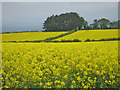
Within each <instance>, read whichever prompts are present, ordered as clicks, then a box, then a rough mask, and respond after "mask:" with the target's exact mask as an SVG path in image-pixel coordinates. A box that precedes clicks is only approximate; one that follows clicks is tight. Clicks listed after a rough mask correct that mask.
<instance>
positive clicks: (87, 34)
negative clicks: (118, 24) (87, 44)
mask: <svg viewBox="0 0 120 90" xmlns="http://www.w3.org/2000/svg"><path fill="white" fill-rule="evenodd" d="M108 38H118V29H108V30H107V29H104V30H79V31H77V32H75V33H72V34H70V35H66V36H64V37H61V38H58V39H55V40H56V41H61V40H74V39H79V40H81V41H85V40H87V39H90V40H92V39H94V40H99V39H108Z"/></svg>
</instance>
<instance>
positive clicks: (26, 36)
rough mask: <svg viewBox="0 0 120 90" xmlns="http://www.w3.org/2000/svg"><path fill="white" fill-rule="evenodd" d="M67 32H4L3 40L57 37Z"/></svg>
mask: <svg viewBox="0 0 120 90" xmlns="http://www.w3.org/2000/svg"><path fill="white" fill-rule="evenodd" d="M64 33H67V32H23V33H6V34H2V41H26V40H28V41H34V40H44V39H46V38H49V37H55V36H58V35H60V34H64Z"/></svg>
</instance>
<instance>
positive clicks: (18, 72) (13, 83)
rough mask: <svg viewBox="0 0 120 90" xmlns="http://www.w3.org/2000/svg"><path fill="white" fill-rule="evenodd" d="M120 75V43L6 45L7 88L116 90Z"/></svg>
mask: <svg viewBox="0 0 120 90" xmlns="http://www.w3.org/2000/svg"><path fill="white" fill-rule="evenodd" d="M81 32H82V31H81ZM83 32H84V31H83ZM88 32H89V31H88ZM90 32H92V31H90ZM100 32H101V31H100ZM111 32H112V31H111ZM113 32H114V31H113ZM113 32H112V33H113ZM106 34H107V31H106ZM93 35H94V34H93ZM104 35H105V34H104ZM104 35H103V36H104ZM107 35H110V34H107ZM113 36H114V33H113ZM95 37H96V36H95ZM98 37H99V36H98ZM16 40H17V39H16ZM118 76H119V75H118V41H109V42H108V41H106V42H79V43H75V42H74V43H3V44H2V86H3V88H13V87H14V88H88V87H89V88H96V87H97V88H116V87H118Z"/></svg>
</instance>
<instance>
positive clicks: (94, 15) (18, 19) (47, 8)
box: [2, 2, 118, 32]
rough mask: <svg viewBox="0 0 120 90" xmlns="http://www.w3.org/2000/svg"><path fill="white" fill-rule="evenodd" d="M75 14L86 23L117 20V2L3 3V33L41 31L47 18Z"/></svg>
mask: <svg viewBox="0 0 120 90" xmlns="http://www.w3.org/2000/svg"><path fill="white" fill-rule="evenodd" d="M66 12H77V13H78V14H79V15H80V16H82V17H84V18H85V20H86V21H88V23H89V24H90V23H93V20H94V19H100V18H107V19H109V20H110V21H116V20H118V3H117V2H3V4H2V15H3V17H2V19H3V20H2V23H3V32H7V31H8V32H10V31H24V30H42V27H43V22H44V21H45V20H46V18H47V17H48V16H51V15H56V14H58V15H59V14H61V13H66Z"/></svg>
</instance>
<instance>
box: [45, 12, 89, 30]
mask: <svg viewBox="0 0 120 90" xmlns="http://www.w3.org/2000/svg"><path fill="white" fill-rule="evenodd" d="M86 23H87V22H86V21H85V20H84V18H83V17H80V16H79V15H78V14H77V13H75V12H71V13H65V14H61V15H55V16H54V15H52V16H50V17H48V18H47V19H46V21H45V22H44V23H43V26H44V27H43V29H45V31H69V30H77V29H81V28H82V27H83V26H85V24H86Z"/></svg>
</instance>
